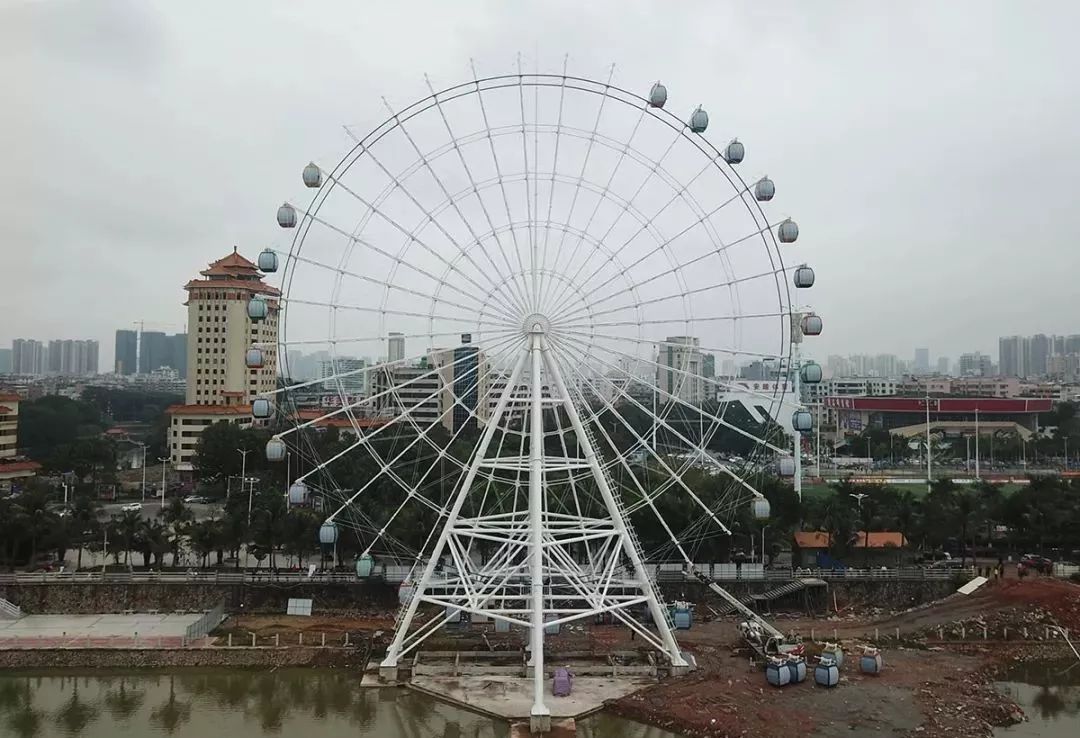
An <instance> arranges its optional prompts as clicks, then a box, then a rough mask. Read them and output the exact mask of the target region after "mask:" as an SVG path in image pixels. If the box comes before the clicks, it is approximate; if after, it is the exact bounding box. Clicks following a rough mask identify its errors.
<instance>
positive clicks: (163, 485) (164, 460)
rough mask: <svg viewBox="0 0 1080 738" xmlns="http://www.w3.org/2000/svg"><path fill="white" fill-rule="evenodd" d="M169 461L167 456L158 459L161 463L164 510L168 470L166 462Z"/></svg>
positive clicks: (162, 503)
mask: <svg viewBox="0 0 1080 738" xmlns="http://www.w3.org/2000/svg"><path fill="white" fill-rule="evenodd" d="M168 460H169V457H167V456H165V457H162V456H159V457H158V461H160V462H161V507H162V509H164V507H165V470H166V469H168V466H166V462H167V461H168Z"/></svg>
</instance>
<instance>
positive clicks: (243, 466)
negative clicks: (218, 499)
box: [225, 448, 251, 499]
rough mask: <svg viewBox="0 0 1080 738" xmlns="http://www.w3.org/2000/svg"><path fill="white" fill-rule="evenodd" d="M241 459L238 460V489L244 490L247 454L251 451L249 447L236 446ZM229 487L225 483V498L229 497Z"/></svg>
mask: <svg viewBox="0 0 1080 738" xmlns="http://www.w3.org/2000/svg"><path fill="white" fill-rule="evenodd" d="M236 450H237V451H238V452H239V453H240V456H241V458H242V459H243V461H241V462H240V491H241V492H243V491H244V486H243V485H244V483H245V481H246V480H247V455H248V454H250V453H251V449H244V448H238V449H236ZM230 489H231V488H230V487H229V485H228V484H226V485H225V499H229V492H230Z"/></svg>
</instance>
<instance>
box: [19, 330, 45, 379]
mask: <svg viewBox="0 0 1080 738" xmlns="http://www.w3.org/2000/svg"><path fill="white" fill-rule="evenodd" d="M11 364H12V366H11V373H12V374H26V375H34V376H37V375H41V374H44V373H45V372H46V368H47V365H48V351H46V348H45V344H43V343H42V342H41V341H35V340H34V339H32V338H16V339H15V340H14V341H12V342H11Z"/></svg>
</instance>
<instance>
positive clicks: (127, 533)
mask: <svg viewBox="0 0 1080 738" xmlns="http://www.w3.org/2000/svg"><path fill="white" fill-rule="evenodd" d="M141 528H142V515H141V513H137V512H134V511H128V512H125V513H123V514H121V515H120V516H119V517H114V518H113V526H112V531H113V534H114V535H115V536H116V541H117V543H118V544H119V548H118V549H116V550H118V551H123V552H124V565H125V566H127V567H129V568H130V567H131V552H132V551H134V550H137V549H138V536H139V531H140V530H141Z"/></svg>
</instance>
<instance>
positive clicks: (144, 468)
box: [139, 443, 146, 502]
mask: <svg viewBox="0 0 1080 738" xmlns="http://www.w3.org/2000/svg"><path fill="white" fill-rule="evenodd" d="M139 445H140V446H142V501H143V502H146V444H145V443H140V444H139Z"/></svg>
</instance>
